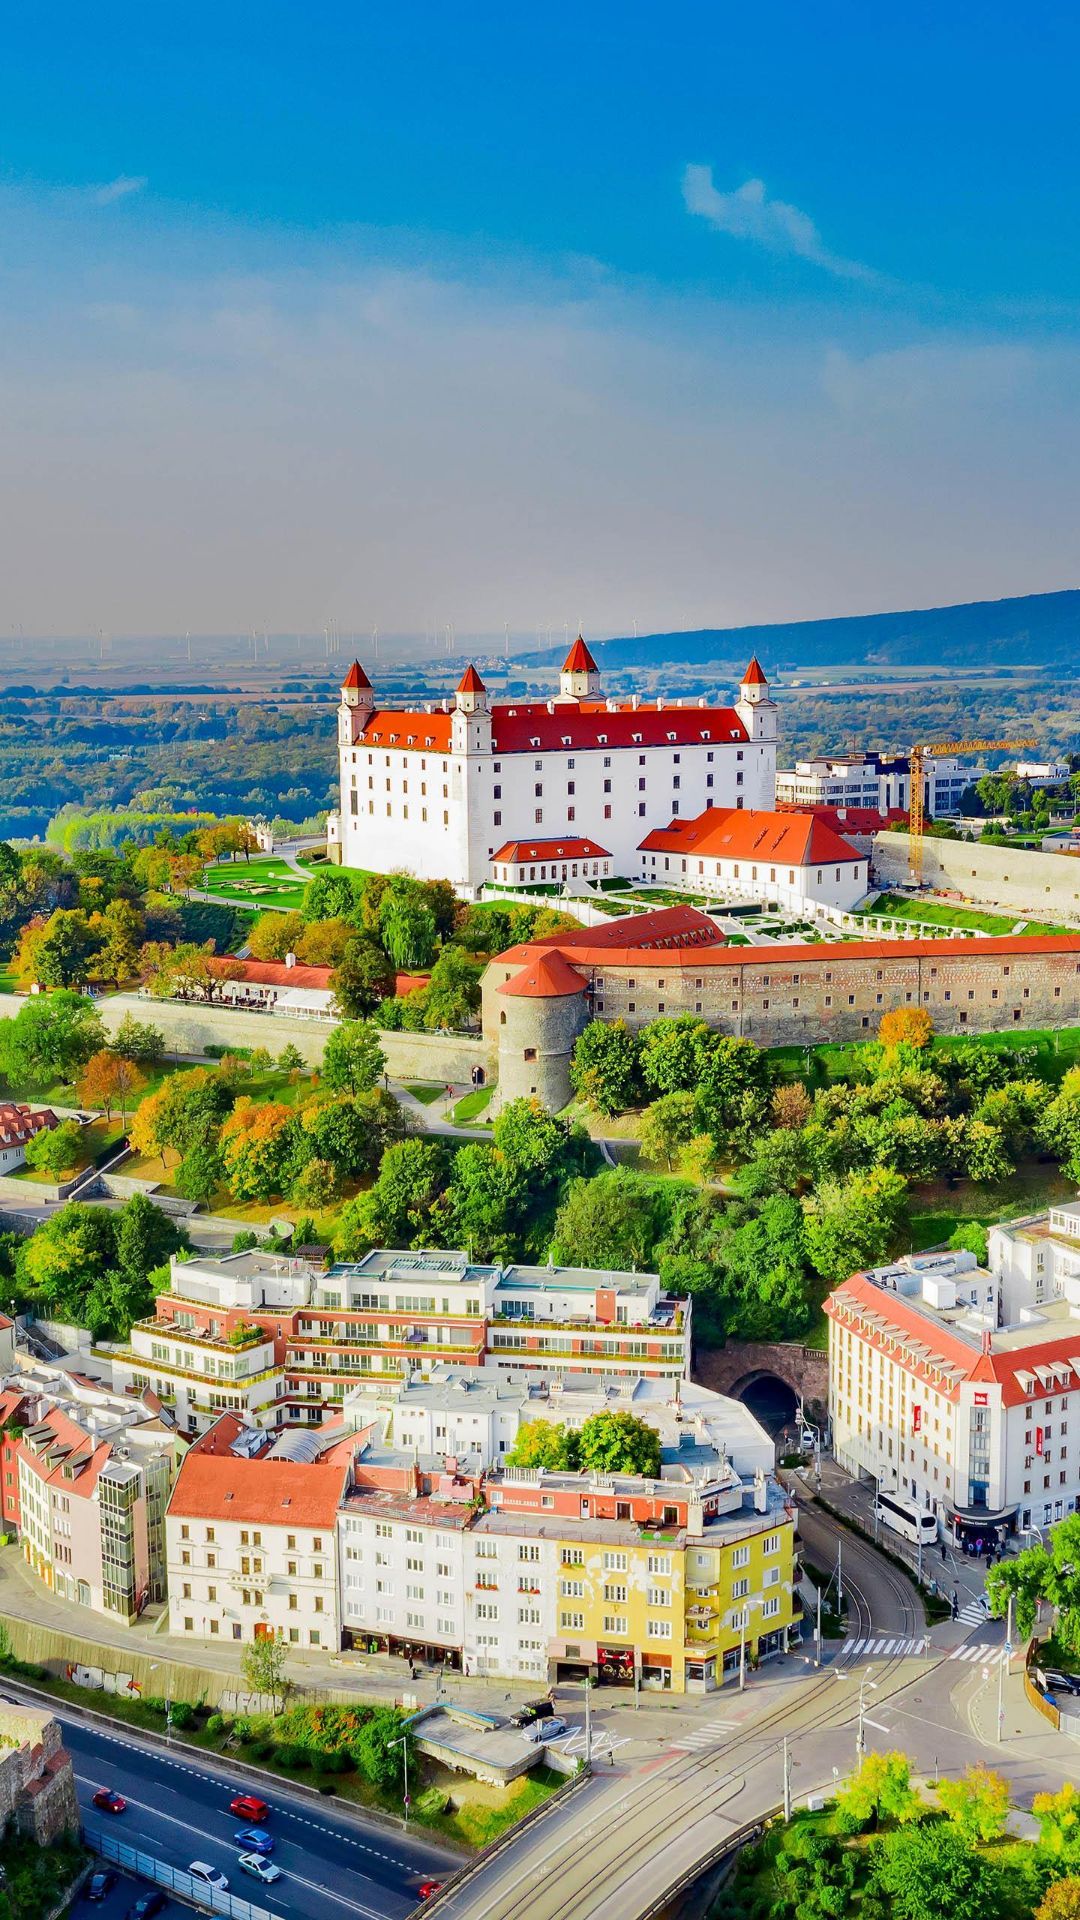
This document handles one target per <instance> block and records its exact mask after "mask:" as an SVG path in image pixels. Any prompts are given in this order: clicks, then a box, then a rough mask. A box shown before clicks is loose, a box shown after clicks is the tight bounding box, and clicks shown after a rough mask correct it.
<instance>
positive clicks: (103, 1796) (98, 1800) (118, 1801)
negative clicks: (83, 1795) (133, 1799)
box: [94, 1787, 127, 1813]
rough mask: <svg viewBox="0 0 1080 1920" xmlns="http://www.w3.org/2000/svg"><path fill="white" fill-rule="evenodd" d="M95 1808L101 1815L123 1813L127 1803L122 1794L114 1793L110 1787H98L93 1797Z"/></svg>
mask: <svg viewBox="0 0 1080 1920" xmlns="http://www.w3.org/2000/svg"><path fill="white" fill-rule="evenodd" d="M94 1805H95V1807H100V1808H101V1811H102V1813H123V1811H124V1808H125V1807H126V1806H127V1801H126V1800H125V1799H124V1796H123V1794H122V1793H114V1792H113V1790H112V1788H111V1787H99V1788H98V1790H97V1792H96V1793H95V1795H94Z"/></svg>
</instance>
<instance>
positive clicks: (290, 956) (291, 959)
mask: <svg viewBox="0 0 1080 1920" xmlns="http://www.w3.org/2000/svg"><path fill="white" fill-rule="evenodd" d="M285 965H286V966H287V967H295V965H296V955H295V953H287V954H286V955H285Z"/></svg>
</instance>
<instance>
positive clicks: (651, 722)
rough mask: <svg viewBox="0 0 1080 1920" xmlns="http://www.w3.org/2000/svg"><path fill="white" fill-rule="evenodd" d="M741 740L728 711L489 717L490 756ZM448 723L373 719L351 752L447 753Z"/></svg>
mask: <svg viewBox="0 0 1080 1920" xmlns="http://www.w3.org/2000/svg"><path fill="white" fill-rule="evenodd" d="M749 737H750V736H749V734H748V733H747V731H746V728H745V727H744V726H743V723H742V721H741V720H740V719H739V716H738V714H737V713H736V712H735V710H734V708H733V707H703V706H696V705H695V706H682V707H673V706H670V705H668V706H664V707H657V706H655V705H648V704H646V703H644V702H643V703H642V704H640V705H639V706H637V707H632V706H631V705H630V704H629V702H623V703H621V704H619V705H613V706H612V707H610V708H609V707H608V706H607V704H606V703H605V702H602V701H595V700H570V701H563V702H559V701H553V702H552V703H551V705H550V706H549V705H548V702H547V701H546V700H540V701H538V700H522V701H514V702H513V704H510V703H505V702H503V703H498V704H496V705H495V706H493V707H492V709H491V744H492V750H493V752H495V753H530V752H532V753H535V752H537V751H539V752H548V753H552V752H558V751H559V750H560V749H561V748H562V747H563V745H564V743H565V744H566V746H567V747H568V748H569V749H570V750H571V751H572V750H573V749H575V748H576V749H577V750H578V751H580V752H586V751H587V750H588V749H589V748H592V747H611V748H613V749H616V750H618V749H619V748H620V747H659V746H676V747H690V746H701V745H709V746H730V745H732V744H733V743H734V744H737V745H742V744H743V743H744V742H745V741H747V740H748V739H749ZM450 742H451V716H450V714H448V713H442V712H437V713H423V712H416V711H415V710H409V709H405V708H393V709H389V708H388V709H386V710H384V711H379V712H376V713H373V714H372V715H371V716H370V717H369V719H368V720H367V721H366V722H365V724H364V727H363V729H362V730H361V732H360V735H359V738H358V744H360V745H367V746H376V747H394V748H395V749H404V748H409V747H411V748H413V749H415V750H416V751H417V752H423V751H424V750H425V749H426V750H427V751H428V752H429V753H448V752H449V750H450Z"/></svg>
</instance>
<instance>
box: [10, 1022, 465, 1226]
mask: <svg viewBox="0 0 1080 1920" xmlns="http://www.w3.org/2000/svg"><path fill="white" fill-rule="evenodd" d="M24 1004H25V1002H24V1000H23V998H22V996H21V995H18V994H0V1019H2V1018H5V1017H8V1018H10V1017H13V1016H14V1015H15V1014H17V1013H18V1011H19V1008H20V1007H21V1006H23V1005H24ZM97 1005H98V1012H99V1013H100V1015H101V1018H102V1022H103V1023H104V1027H105V1031H106V1033H107V1034H109V1035H113V1034H115V1033H116V1032H117V1031H118V1029H119V1027H120V1024H121V1022H122V1021H123V1019H124V1018H125V1016H126V1015H127V1014H131V1015H132V1016H133V1017H134V1018H135V1019H136V1020H149V1021H151V1022H152V1024H153V1025H154V1026H155V1027H159V1028H160V1029H161V1031H162V1033H164V1035H165V1040H166V1044H167V1046H168V1047H169V1050H170V1052H173V1053H182V1054H193V1055H200V1054H203V1053H205V1051H206V1048H207V1047H266V1048H267V1049H268V1050H269V1052H271V1053H273V1054H279V1053H280V1052H281V1051H282V1049H283V1048H284V1047H287V1046H290V1045H291V1046H294V1047H296V1049H297V1051H298V1052H299V1053H300V1054H301V1055H302V1057H303V1060H304V1062H305V1065H307V1066H309V1067H317V1066H318V1065H319V1062H320V1061H321V1059H322V1056H323V1048H324V1047H325V1045H326V1041H327V1037H328V1035H329V1034H330V1033H331V1031H332V1030H333V1027H334V1025H335V1024H336V1023H335V1022H334V1021H332V1020H318V1021H316V1020H291V1019H289V1018H287V1017H286V1016H285V1015H282V1014H274V1013H246V1012H244V1011H243V1010H242V1009H238V1008H233V1007H221V1006H201V1005H196V1004H195V1003H194V1002H193V1001H186V1000H144V999H141V998H140V997H139V995H137V994H129V993H114V994H109V995H108V996H106V997H105V998H103V999H101V1000H99V1001H98V1003H97ZM380 1042H381V1045H382V1049H383V1052H384V1053H385V1055H386V1066H387V1071H388V1072H389V1073H390V1074H391V1075H392V1076H393V1078H394V1079H406V1080H446V1081H452V1082H453V1083H454V1084H455V1085H467V1084H468V1083H469V1081H470V1080H471V1078H472V1070H473V1068H474V1067H475V1066H480V1067H483V1069H484V1071H485V1073H488V1072H490V1071H491V1070H492V1069H493V1067H494V1049H493V1048H492V1047H489V1046H488V1045H487V1044H486V1043H485V1041H484V1040H483V1039H482V1038H481V1036H480V1035H479V1034H475V1035H474V1034H458V1033H383V1034H381V1035H380ZM23 1185H24V1183H22V1182H17V1183H16V1192H13V1193H12V1194H10V1195H8V1196H7V1197H8V1198H11V1199H14V1198H16V1197H17V1193H18V1191H19V1190H20V1189H22V1187H23ZM21 1198H22V1200H23V1203H24V1204H25V1203H26V1200H27V1195H26V1193H25V1191H22V1192H21Z"/></svg>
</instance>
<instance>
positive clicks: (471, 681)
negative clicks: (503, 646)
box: [457, 661, 487, 693]
mask: <svg viewBox="0 0 1080 1920" xmlns="http://www.w3.org/2000/svg"><path fill="white" fill-rule="evenodd" d="M457 690H458V692H459V693H486V692H487V688H486V687H485V685H484V683H483V681H482V680H481V678H480V675H479V674H478V673H477V671H476V668H475V667H474V666H473V664H472V662H471V661H470V662H469V665H468V666H467V667H466V669H465V671H464V673H463V674H462V676H461V679H460V680H459V681H458V685H457Z"/></svg>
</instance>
